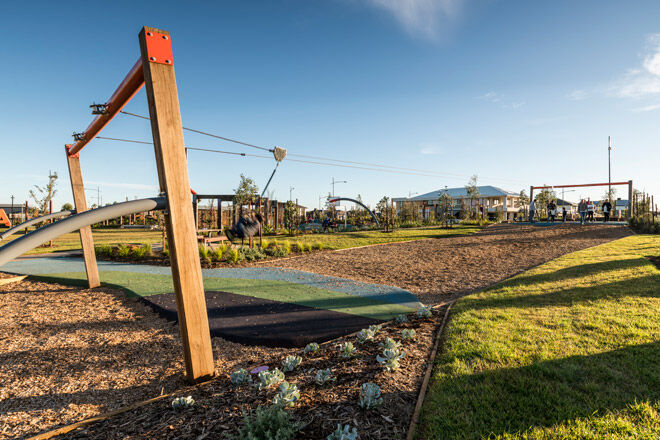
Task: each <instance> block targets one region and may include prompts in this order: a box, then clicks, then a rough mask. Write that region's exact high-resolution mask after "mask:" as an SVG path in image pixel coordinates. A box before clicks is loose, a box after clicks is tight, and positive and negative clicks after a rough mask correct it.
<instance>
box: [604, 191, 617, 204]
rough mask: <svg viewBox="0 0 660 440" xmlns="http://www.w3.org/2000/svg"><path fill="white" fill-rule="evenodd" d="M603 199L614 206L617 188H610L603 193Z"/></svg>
mask: <svg viewBox="0 0 660 440" xmlns="http://www.w3.org/2000/svg"><path fill="white" fill-rule="evenodd" d="M603 200H607V201H609V202H610V203H611V204H612V206H614V204H615V201H616V188H610V189H608V190H607V191H605V194H604V195H603Z"/></svg>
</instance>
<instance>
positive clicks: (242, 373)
mask: <svg viewBox="0 0 660 440" xmlns="http://www.w3.org/2000/svg"><path fill="white" fill-rule="evenodd" d="M229 380H230V381H231V383H233V384H234V385H244V384H246V383H248V382H251V381H252V377H250V373H248V372H247V370H246V369H245V368H240V369H238V370H236V371H234V372H233V373H231V375H230V376H229Z"/></svg>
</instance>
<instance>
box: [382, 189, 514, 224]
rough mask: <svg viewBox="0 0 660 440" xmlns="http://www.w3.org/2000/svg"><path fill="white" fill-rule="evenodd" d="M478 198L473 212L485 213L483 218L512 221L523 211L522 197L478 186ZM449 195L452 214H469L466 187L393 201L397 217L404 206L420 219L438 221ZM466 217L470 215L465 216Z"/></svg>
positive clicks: (440, 190) (474, 202) (502, 190)
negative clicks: (500, 215) (499, 216)
mask: <svg viewBox="0 0 660 440" xmlns="http://www.w3.org/2000/svg"><path fill="white" fill-rule="evenodd" d="M477 188H478V190H479V197H478V198H477V199H475V200H474V201H473V209H477V210H479V211H482V212H483V215H484V217H490V218H496V217H497V216H498V214H502V216H503V218H504V219H505V220H513V218H514V217H515V215H516V214H517V213H518V211H519V210H520V204H519V201H520V194H519V193H515V192H511V191H506V190H504V189H501V188H497V187H495V186H490V185H486V186H478V187H477ZM444 192H447V193H448V194H449V196H450V197H451V198H452V207H451V213H452V215H454V216H457V215H460V214H461V212H462V211H469V210H470V198H469V197H468V194H467V190H466V189H465V187H460V188H447V189H438V190H435V191H431V192H429V193H426V194H422V195H419V196H415V197H399V198H394V199H393V200H394V204H395V207H396V211H397V214H398V213H400V212H401V211H402V209H403V207H404V205H405V204H411V205H412V206H413V209H416V210H417V211H418V212H419V214H420V217H421V218H423V219H425V220H428V219H429V218H431V216H434V217H436V218H437V217H439V216H440V215H441V214H442V208H443V207H442V200H441V197H442V194H443V193H444ZM465 214H467V212H465Z"/></svg>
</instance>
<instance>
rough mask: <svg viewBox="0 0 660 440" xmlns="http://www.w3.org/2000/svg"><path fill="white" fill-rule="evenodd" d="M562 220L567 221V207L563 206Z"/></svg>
mask: <svg viewBox="0 0 660 440" xmlns="http://www.w3.org/2000/svg"><path fill="white" fill-rule="evenodd" d="M561 222H562V223H566V207H565V206H562V207H561Z"/></svg>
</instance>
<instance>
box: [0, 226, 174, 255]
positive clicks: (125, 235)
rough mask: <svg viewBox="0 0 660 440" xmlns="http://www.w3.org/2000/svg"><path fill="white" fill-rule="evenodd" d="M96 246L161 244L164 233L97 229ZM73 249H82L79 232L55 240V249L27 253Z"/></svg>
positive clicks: (19, 235) (47, 248)
mask: <svg viewBox="0 0 660 440" xmlns="http://www.w3.org/2000/svg"><path fill="white" fill-rule="evenodd" d="M92 234H93V236H94V244H95V245H102V244H105V245H118V244H120V243H126V244H129V243H130V244H147V243H149V244H154V243H160V241H161V237H162V233H161V232H160V231H149V230H141V229H95V230H93V233H92ZM22 235H23V232H20V233H18V234H15V235H12V236H11V237H9V238H7V239H5V240H2V241H1V242H0V245H2V244H5V243H9V242H10V241H11V240H14V239H16V238H18V237H21V236H22ZM73 249H80V235H79V234H78V232H72V233H70V234H64V235H62V236H61V237H58V238H56V239H55V240H53V247H38V248H36V249H32V250H31V251H29V252H27V255H30V254H45V253H50V252H57V251H68V250H73Z"/></svg>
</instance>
